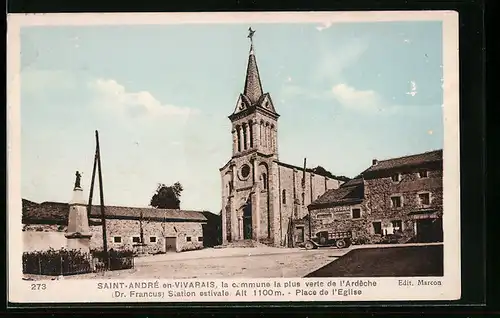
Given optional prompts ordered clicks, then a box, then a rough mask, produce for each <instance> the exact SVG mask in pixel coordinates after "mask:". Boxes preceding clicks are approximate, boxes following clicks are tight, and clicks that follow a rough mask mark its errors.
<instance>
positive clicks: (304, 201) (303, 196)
mask: <svg viewBox="0 0 500 318" xmlns="http://www.w3.org/2000/svg"><path fill="white" fill-rule="evenodd" d="M302 204H306V194H305V193H304V192H302Z"/></svg>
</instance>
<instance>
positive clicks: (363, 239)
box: [352, 234, 370, 245]
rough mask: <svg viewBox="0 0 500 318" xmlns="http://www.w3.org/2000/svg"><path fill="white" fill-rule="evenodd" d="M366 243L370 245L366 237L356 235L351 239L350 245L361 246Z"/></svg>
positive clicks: (368, 238)
mask: <svg viewBox="0 0 500 318" xmlns="http://www.w3.org/2000/svg"><path fill="white" fill-rule="evenodd" d="M368 243H370V237H369V236H368V235H363V234H361V235H356V237H354V238H353V239H352V244H354V245H363V244H368Z"/></svg>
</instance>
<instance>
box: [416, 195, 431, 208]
mask: <svg viewBox="0 0 500 318" xmlns="http://www.w3.org/2000/svg"><path fill="white" fill-rule="evenodd" d="M418 200H419V202H420V205H423V206H425V205H430V204H431V195H430V193H420V194H419V195H418Z"/></svg>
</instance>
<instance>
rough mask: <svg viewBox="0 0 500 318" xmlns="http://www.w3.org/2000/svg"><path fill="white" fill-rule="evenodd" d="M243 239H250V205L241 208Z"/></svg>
mask: <svg viewBox="0 0 500 318" xmlns="http://www.w3.org/2000/svg"><path fill="white" fill-rule="evenodd" d="M243 239H245V240H251V239H252V204H251V203H248V204H246V205H245V207H244V208H243Z"/></svg>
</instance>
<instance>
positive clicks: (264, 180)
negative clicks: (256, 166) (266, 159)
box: [262, 173, 267, 190]
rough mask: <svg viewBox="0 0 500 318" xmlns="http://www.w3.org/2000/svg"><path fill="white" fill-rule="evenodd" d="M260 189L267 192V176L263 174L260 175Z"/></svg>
mask: <svg viewBox="0 0 500 318" xmlns="http://www.w3.org/2000/svg"><path fill="white" fill-rule="evenodd" d="M262 188H263V189H264V190H267V175H266V174H265V173H263V174H262Z"/></svg>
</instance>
